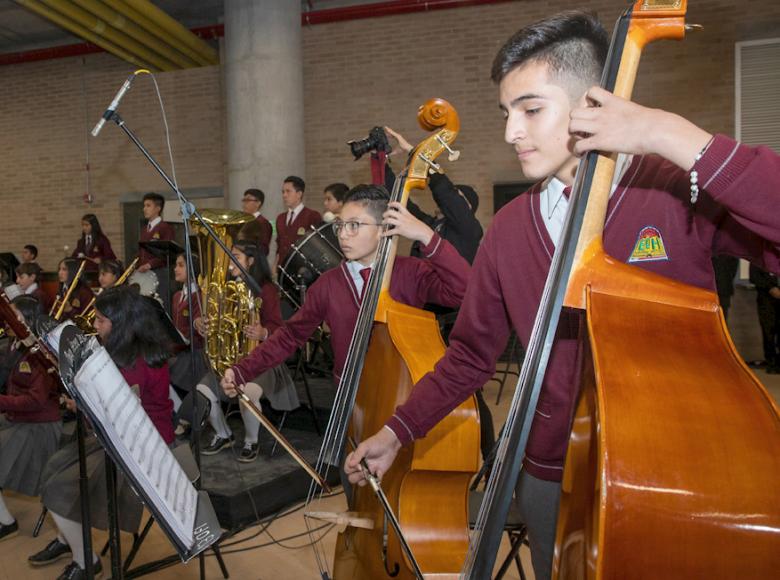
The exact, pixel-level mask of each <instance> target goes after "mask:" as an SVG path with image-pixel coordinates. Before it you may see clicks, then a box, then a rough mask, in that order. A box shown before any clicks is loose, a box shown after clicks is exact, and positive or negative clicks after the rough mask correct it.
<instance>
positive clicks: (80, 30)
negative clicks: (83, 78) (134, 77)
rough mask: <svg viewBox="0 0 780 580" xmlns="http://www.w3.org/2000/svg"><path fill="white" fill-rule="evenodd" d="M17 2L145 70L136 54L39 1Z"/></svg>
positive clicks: (143, 64)
mask: <svg viewBox="0 0 780 580" xmlns="http://www.w3.org/2000/svg"><path fill="white" fill-rule="evenodd" d="M15 1H16V3H17V4H20V5H22V6H24V7H25V8H27V9H28V10H32V11H33V12H35V13H36V14H38V15H39V16H43V17H44V18H46V19H47V20H51V21H52V22H54V23H55V24H56V25H57V26H59V27H61V28H64V29H65V30H67V31H69V32H72V33H73V34H75V35H76V36H80V37H81V38H84V39H85V40H88V41H90V42H91V43H93V44H96V45H98V46H99V47H100V48H102V49H103V50H105V51H106V52H110V53H111V54H113V55H114V56H117V57H119V58H121V59H122V60H126V61H127V62H129V63H131V64H133V65H135V66H137V67H140V68H144V67H146V66H147V65H146V63H143V62H141V61H140V60H139V59H138V58H137V57H136V56H135V55H134V54H131V53H129V52H127V51H126V50H125V49H123V48H122V47H120V46H117V45H116V44H114V43H112V42H109V41H108V40H106V39H105V38H103V37H102V36H99V35H97V34H94V33H93V32H92V31H91V30H89V29H88V28H85V27H83V26H82V25H80V24H78V23H77V22H73V21H72V20H71V19H70V18H67V17H65V16H63V15H62V14H61V13H59V12H57V11H56V10H52V9H51V8H49V7H48V6H46V5H44V4H43V3H41V2H39V1H38V0H15Z"/></svg>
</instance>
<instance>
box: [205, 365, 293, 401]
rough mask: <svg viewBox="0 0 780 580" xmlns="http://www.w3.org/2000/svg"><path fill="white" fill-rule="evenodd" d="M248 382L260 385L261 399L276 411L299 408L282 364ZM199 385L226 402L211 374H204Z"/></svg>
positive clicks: (287, 373) (287, 374) (225, 397)
mask: <svg viewBox="0 0 780 580" xmlns="http://www.w3.org/2000/svg"><path fill="white" fill-rule="evenodd" d="M249 382H251V383H255V384H258V385H260V387H261V388H262V389H263V397H265V398H266V399H268V402H269V403H271V407H273V408H274V409H276V410H277V411H294V410H295V409H297V408H298V407H300V406H301V402H300V400H299V399H298V391H296V390H295V383H294V382H293V380H292V376H291V375H290V371H289V370H288V369H287V366H286V365H284V364H280V365H279V366H277V367H274V368H272V369H268V370H267V371H265V372H264V373H262V374H260V375H258V376H256V377H255V378H253V379H252V380H251V381H249ZM200 383H201V384H203V385H206V386H208V387H209V388H210V389H211V390H212V392H213V393H214V394H215V395H216V396H217V398H218V399H219V400H221V401H227V400H228V397H227V396H226V395H225V393H224V392H223V391H222V387H220V386H219V381H218V380H217V378H216V376H215V375H214V373H213V372H209V373H206V375H205V376H204V377H203V378H202V379H201V380H200Z"/></svg>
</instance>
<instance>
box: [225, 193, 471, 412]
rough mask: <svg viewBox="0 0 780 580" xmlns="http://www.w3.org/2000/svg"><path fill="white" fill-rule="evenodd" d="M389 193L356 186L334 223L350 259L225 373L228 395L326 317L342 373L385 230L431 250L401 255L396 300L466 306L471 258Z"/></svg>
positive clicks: (393, 286) (336, 375)
mask: <svg viewBox="0 0 780 580" xmlns="http://www.w3.org/2000/svg"><path fill="white" fill-rule="evenodd" d="M389 198H390V196H389V195H388V193H387V190H386V189H385V188H384V187H381V186H375V185H358V186H356V187H354V188H353V189H352V190H351V191H350V192H349V193H348V194H347V196H346V198H345V199H344V206H343V208H342V210H341V215H340V216H339V219H338V220H337V221H335V222H334V223H333V227H334V230H335V232H336V234H337V236H338V240H339V245H340V246H341V250H342V251H343V252H344V256H345V257H346V260H345V261H344V262H342V263H341V265H340V266H339V267H338V268H333V269H332V270H328V271H327V272H325V273H324V274H322V276H320V277H319V278H318V279H317V281H316V282H315V283H314V284H312V286H311V288H309V290H308V292H307V294H306V302H305V303H304V305H303V306H302V307H301V309H300V310H298V311H297V312H296V313H295V315H294V316H293V317H292V318H290V319H289V320H287V322H285V324H284V326H282V327H281V328H279V329H278V330H277V331H276V332H274V334H273V335H272V336H271V338H269V339H268V340H267V341H265V342H263V343H261V344H260V345H259V346H258V347H257V348H255V349H254V350H253V351H252V352H251V353H250V354H249V355H248V356H247V357H245V358H243V359H242V360H240V361H238V362H237V363H236V364H235V365H233V366H232V367H231V368H229V369H227V371H225V376H224V377H223V378H222V382H221V384H222V388H223V389H224V391H225V393H226V394H227V395H229V396H231V397H233V396H235V394H236V392H235V390H234V388H233V386H234V384H236V383H238V384H239V385H241V384H242V383H244V382H245V380H248V379H249V378H250V377H256V376H257V375H259V374H260V373H262V372H264V371H265V370H267V369H270V368H274V367H275V366H277V365H278V364H280V363H282V362H284V360H285V359H286V358H287V357H288V356H290V355H291V354H292V353H293V352H295V349H296V348H298V347H299V346H301V345H302V344H303V343H304V342H306V340H307V339H308V338H309V337H310V336H311V334H312V333H313V332H314V331H315V329H316V328H317V327H318V326H319V325H320V324H322V322H323V321H324V322H327V323H328V326H329V327H330V329H331V344H332V346H333V354H334V365H333V379H334V381H336V382H337V381H338V380H339V379H340V377H341V372H342V369H343V368H344V363H345V361H346V357H347V351H348V349H349V343H350V340H351V338H352V331H353V330H354V328H355V323H356V321H357V316H358V311H359V309H360V302H361V300H362V295H363V288H364V286H365V283H366V281H367V280H368V276H369V274H370V273H371V267H372V266H373V262H374V258H375V255H376V250H377V247H378V246H379V240H380V239H381V237H382V236H390V235H396V234H398V235H402V236H404V237H406V238H408V239H410V240H413V241H418V242H420V244H421V245H422V249H423V255H424V256H425V259H419V258H408V257H402V256H398V257H396V259H395V264H394V265H393V276H392V279H391V283H390V295H391V296H392V297H393V298H394V299H395V300H398V301H399V302H403V303H404V304H409V305H410V306H416V307H418V308H419V307H422V306H423V304H426V303H435V304H440V305H442V306H450V307H457V306H459V305H460V302H461V300H462V298H463V294H464V292H465V290H466V285H467V282H468V276H469V265H468V262H466V260H464V259H463V258H462V257H461V256H460V255H459V254H458V252H457V251H456V250H455V248H453V247H452V245H450V244H449V243H448V242H447V241H445V240H443V239H442V238H441V237H439V235H438V234H436V233H435V232H434V231H433V230H432V229H431V228H430V227H428V226H427V225H425V224H424V223H423V222H421V221H420V220H418V219H417V218H415V217H414V216H412V214H410V213H409V211H408V210H407V209H406V208H405V207H404V206H403V205H401V204H400V203H397V202H393V203H388V202H389ZM383 226H390V228H385V227H383Z"/></svg>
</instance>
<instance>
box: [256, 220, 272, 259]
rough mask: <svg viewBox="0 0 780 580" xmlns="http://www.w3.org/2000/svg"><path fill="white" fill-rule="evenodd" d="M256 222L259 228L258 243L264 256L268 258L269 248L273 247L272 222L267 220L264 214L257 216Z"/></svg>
mask: <svg viewBox="0 0 780 580" xmlns="http://www.w3.org/2000/svg"><path fill="white" fill-rule="evenodd" d="M255 221H256V222H257V225H258V226H259V228H258V232H259V233H258V238H257V242H258V244H259V245H260V249H261V250H262V252H263V254H265V255H266V256H267V255H268V248H269V247H270V246H271V237H272V236H273V233H274V228H273V226H272V225H271V222H269V221H268V220H267V219H265V218H264V217H263V216H262V214H261V215H259V216H257V217H256V218H255Z"/></svg>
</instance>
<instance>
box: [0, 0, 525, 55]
mask: <svg viewBox="0 0 780 580" xmlns="http://www.w3.org/2000/svg"><path fill="white" fill-rule="evenodd" d="M26 1H27V0H16V2H18V3H19V4H23V3H25V2H26ZM103 1H104V2H105V3H106V4H108V5H110V6H113V5H114V4H121V0H119V1H118V0H103ZM228 1H229V0H228ZM512 1H517V0H428V1H427V2H420V1H419V0H395V1H390V2H379V3H374V4H361V5H358V6H347V7H343V8H331V9H328V10H311V11H308V12H303V13H301V24H303V25H309V26H313V25H317V24H328V23H333V22H345V21H349V20H358V19H364V18H377V17H380V16H389V15H399V14H414V13H417V12H425V11H433V10H444V9H450V8H465V7H468V6H478V5H480V6H481V5H488V4H503V3H506V2H512ZM125 16H126V14H125ZM191 32H192V33H193V34H195V35H197V36H199V37H200V38H202V39H206V40H211V39H217V38H222V37H223V36H224V35H225V26H224V25H223V24H213V25H209V26H201V27H198V28H193V29H192V30H191ZM161 33H162V31H161ZM177 50H180V49H178V47H177ZM96 52H101V50H100V48H98V47H95V46H94V45H92V44H70V45H64V46H58V47H52V48H44V49H35V50H28V51H22V52H15V53H6V54H0V65H7V64H19V63H25V62H34V61H39V60H48V59H52V58H66V57H70V56H78V55H83V54H93V53H96Z"/></svg>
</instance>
